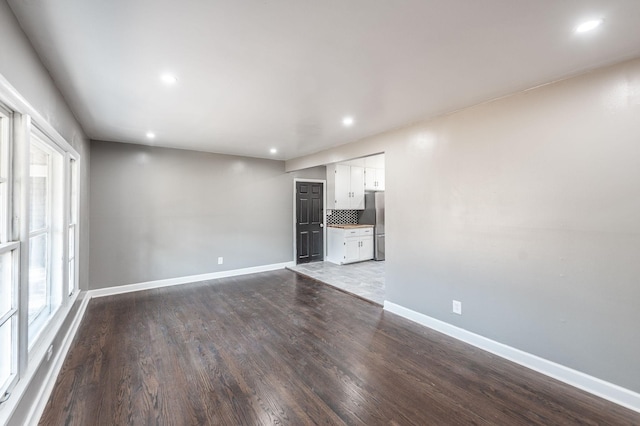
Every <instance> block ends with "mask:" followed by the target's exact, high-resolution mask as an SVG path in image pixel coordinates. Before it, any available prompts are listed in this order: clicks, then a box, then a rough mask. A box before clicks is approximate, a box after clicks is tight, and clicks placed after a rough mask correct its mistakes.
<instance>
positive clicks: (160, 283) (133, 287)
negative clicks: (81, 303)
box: [89, 262, 295, 298]
mask: <svg viewBox="0 0 640 426" xmlns="http://www.w3.org/2000/svg"><path fill="white" fill-rule="evenodd" d="M289 266H295V262H283V263H272V264H270V265H261V266H251V267H249V268H241V269H231V270H228V271H220V272H211V273H208V274H200V275H190V276H186V277H177V278H169V279H166V280H156V281H146V282H142V283H136V284H127V285H121V286H113V287H105V288H99V289H95V290H89V295H90V296H91V297H92V298H93V297H103V296H112V295H115V294H122V293H130V292H133V291H141V290H150V289H153V288H161V287H169V286H173V285H182V284H190V283H195V282H199V281H208V280H215V279H219V278H227V277H236V276H238V275H247V274H255V273H258V272H268V271H275V270H277V269H284V268H286V267H289Z"/></svg>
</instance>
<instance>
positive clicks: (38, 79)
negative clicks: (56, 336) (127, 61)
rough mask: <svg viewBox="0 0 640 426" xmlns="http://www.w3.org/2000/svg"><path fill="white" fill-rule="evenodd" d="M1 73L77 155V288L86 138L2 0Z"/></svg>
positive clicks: (84, 228)
mask: <svg viewBox="0 0 640 426" xmlns="http://www.w3.org/2000/svg"><path fill="white" fill-rule="evenodd" d="M0 40H2V48H1V49H0V74H2V76H3V77H4V78H6V79H7V80H8V81H9V83H11V85H12V86H13V87H14V88H15V89H16V90H17V91H18V93H20V95H22V96H23V97H24V98H25V99H26V100H27V101H28V102H29V103H30V104H31V105H32V106H33V107H34V108H35V109H36V110H37V111H38V112H39V113H40V114H41V115H42V116H43V117H44V118H45V119H46V120H47V121H48V122H49V124H51V125H52V126H53V127H54V128H55V129H56V130H57V131H58V133H60V134H61V135H62V137H63V138H64V139H65V140H66V141H67V142H69V143H70V144H71V146H73V147H74V148H75V149H76V151H78V153H79V154H80V158H81V170H80V247H78V262H79V267H80V276H79V280H80V288H81V289H84V290H86V289H87V283H88V279H89V262H88V261H87V260H88V258H89V215H88V214H87V213H88V211H89V209H88V207H89V180H88V178H89V139H88V138H87V137H86V135H85V134H84V131H83V130H82V128H81V127H80V125H79V124H78V122H77V121H76V119H75V117H74V115H73V113H72V112H71V110H70V109H69V107H68V106H67V104H66V101H65V99H64V97H63V96H62V94H61V93H60V91H59V90H58V88H57V87H56V86H55V84H54V83H53V80H52V79H51V77H50V76H49V73H48V71H47V70H46V68H45V67H44V66H43V65H42V63H41V62H40V59H39V58H38V56H37V54H36V53H35V51H34V50H33V48H32V47H31V44H30V43H29V40H28V39H27V37H26V35H25V34H24V33H23V32H22V29H21V28H20V26H19V24H18V21H17V20H16V19H15V17H14V15H13V12H12V11H11V9H10V8H9V6H8V5H7V3H6V1H5V0H0Z"/></svg>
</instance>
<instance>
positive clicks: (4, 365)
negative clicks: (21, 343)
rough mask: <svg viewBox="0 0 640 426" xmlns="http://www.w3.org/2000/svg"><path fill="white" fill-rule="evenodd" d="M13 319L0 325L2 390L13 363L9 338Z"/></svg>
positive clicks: (0, 377) (0, 384)
mask: <svg viewBox="0 0 640 426" xmlns="http://www.w3.org/2000/svg"><path fill="white" fill-rule="evenodd" d="M12 322H13V318H11V319H10V320H8V321H6V322H5V323H4V324H2V325H0V388H4V386H5V385H6V384H7V380H8V379H9V377H10V376H11V373H12V371H11V364H12V361H13V341H12V340H13V339H12V338H11V337H12V336H11V334H12V333H11V331H12V328H13V327H12V325H13V324H12Z"/></svg>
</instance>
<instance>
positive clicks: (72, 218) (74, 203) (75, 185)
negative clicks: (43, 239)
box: [65, 153, 80, 297]
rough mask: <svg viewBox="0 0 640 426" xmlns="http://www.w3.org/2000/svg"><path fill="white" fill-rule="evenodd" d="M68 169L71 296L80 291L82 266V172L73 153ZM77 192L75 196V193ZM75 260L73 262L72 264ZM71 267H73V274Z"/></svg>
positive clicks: (68, 267) (67, 160)
mask: <svg viewBox="0 0 640 426" xmlns="http://www.w3.org/2000/svg"><path fill="white" fill-rule="evenodd" d="M65 164H66V170H67V171H68V172H67V175H68V178H67V182H66V184H65V187H66V188H67V190H66V192H67V193H68V194H69V197H68V203H67V207H68V209H69V211H68V212H67V213H66V215H65V216H66V217H67V219H68V220H67V223H68V227H67V245H66V250H67V253H66V259H67V274H69V275H68V276H67V281H66V283H67V296H69V297H71V296H73V295H74V294H75V293H76V292H77V291H78V287H79V286H78V274H79V272H80V268H79V265H78V243H79V242H80V240H79V238H78V234H79V233H78V228H79V227H78V223H79V220H80V206H79V205H78V204H79V200H80V186H79V181H78V176H79V173H80V169H79V164H80V163H79V161H78V160H77V158H76V157H75V156H73V155H71V154H68V153H67V158H66V159H65ZM74 193H75V197H73V194H74ZM72 230H73V253H72V252H71V251H70V250H69V248H70V247H71V244H70V242H71V235H72V232H71V231H72ZM72 262H73V264H72ZM71 269H73V275H71Z"/></svg>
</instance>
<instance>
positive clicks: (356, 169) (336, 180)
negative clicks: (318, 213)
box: [327, 164, 364, 210]
mask: <svg viewBox="0 0 640 426" xmlns="http://www.w3.org/2000/svg"><path fill="white" fill-rule="evenodd" d="M327 208H329V209H334V210H364V167H360V166H349V165H346V164H330V165H328V166H327Z"/></svg>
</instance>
